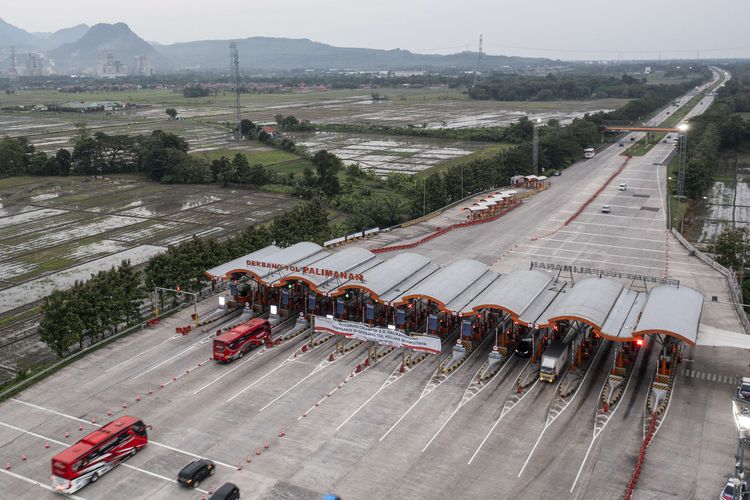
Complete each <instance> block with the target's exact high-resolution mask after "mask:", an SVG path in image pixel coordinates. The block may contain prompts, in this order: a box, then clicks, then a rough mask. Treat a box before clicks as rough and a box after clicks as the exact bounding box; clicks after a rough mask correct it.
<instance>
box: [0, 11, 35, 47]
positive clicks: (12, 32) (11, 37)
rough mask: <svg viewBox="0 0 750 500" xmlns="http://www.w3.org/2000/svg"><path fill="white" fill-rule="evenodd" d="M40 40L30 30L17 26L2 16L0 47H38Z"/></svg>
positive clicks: (0, 19)
mask: <svg viewBox="0 0 750 500" xmlns="http://www.w3.org/2000/svg"><path fill="white" fill-rule="evenodd" d="M39 42H40V40H39V39H38V38H37V37H35V36H34V35H32V34H31V33H29V32H28V31H25V30H22V29H21V28H17V27H16V26H13V25H12V24H10V23H7V22H5V21H4V20H3V19H2V18H0V47H2V46H10V45H13V46H20V47H36V46H37V45H38V44H39Z"/></svg>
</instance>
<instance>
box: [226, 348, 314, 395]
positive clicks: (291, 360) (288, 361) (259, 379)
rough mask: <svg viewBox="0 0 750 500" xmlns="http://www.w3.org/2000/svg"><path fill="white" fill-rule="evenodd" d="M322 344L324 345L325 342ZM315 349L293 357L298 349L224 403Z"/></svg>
mask: <svg viewBox="0 0 750 500" xmlns="http://www.w3.org/2000/svg"><path fill="white" fill-rule="evenodd" d="M323 344H325V342H324V343H323ZM323 344H321V345H319V346H317V347H320V346H322V345H323ZM317 347H313V348H312V349H308V350H307V351H306V352H303V353H302V354H300V355H299V356H297V357H294V356H295V354H297V352H299V349H298V350H297V351H295V352H294V354H292V355H290V356H289V357H288V358H286V359H285V360H284V361H282V362H281V363H280V364H279V365H278V366H276V368H274V369H273V370H271V371H269V372H268V373H266V374H265V375H263V376H262V377H260V378H258V379H256V380H255V381H253V382H251V383H250V385H248V386H246V387H245V388H244V389H242V390H241V391H240V392H238V393H237V394H235V395H234V396H232V397H231V398H229V399H227V400H226V402H227V403H231V402H232V400H234V399H235V398H236V397H238V396H240V395H242V394H243V393H244V392H245V391H247V390H249V389H251V388H252V387H254V386H255V385H256V384H257V383H258V382H260V381H261V380H263V379H265V378H266V377H268V376H269V375H271V374H272V373H274V372H276V370H280V369H281V368H284V367H285V366H287V365H289V364H291V363H293V362H294V361H296V360H298V359H300V358H301V357H303V356H305V355H306V354H309V353H311V352H313V351H314V350H315V349H317Z"/></svg>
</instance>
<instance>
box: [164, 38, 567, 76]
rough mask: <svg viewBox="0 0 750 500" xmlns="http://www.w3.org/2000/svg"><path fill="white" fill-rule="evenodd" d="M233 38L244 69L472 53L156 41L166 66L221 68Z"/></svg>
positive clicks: (408, 62)
mask: <svg viewBox="0 0 750 500" xmlns="http://www.w3.org/2000/svg"><path fill="white" fill-rule="evenodd" d="M230 42H235V43H236V44H237V47H238V49H239V52H240V64H241V65H242V67H243V68H245V69H250V68H254V69H276V70H288V69H295V68H309V69H333V68H336V69H353V70H376V69H424V68H426V67H432V68H434V67H441V68H457V69H464V70H470V69H474V67H475V65H476V62H477V53H476V52H461V53H458V54H451V55H436V54H415V53H413V52H409V51H408V50H401V49H393V50H380V49H365V48H350V47H334V46H332V45H328V44H325V43H320V42H313V41H311V40H308V39H306V38H301V39H293V38H269V37H250V38H244V39H241V40H202V41H195V42H184V43H175V44H172V45H160V46H158V49H159V52H161V53H162V54H163V55H164V56H165V57H166V59H167V60H168V61H169V63H168V64H169V66H170V67H171V68H172V69H180V68H186V67H196V66H197V67H200V69H222V68H226V67H227V65H228V59H229V43H230ZM550 64H553V61H551V60H549V59H536V58H522V57H507V56H485V57H484V59H483V69H485V70H488V69H502V68H503V67H512V68H518V67H523V66H539V65H550Z"/></svg>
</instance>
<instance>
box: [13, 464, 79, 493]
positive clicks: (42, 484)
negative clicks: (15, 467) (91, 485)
mask: <svg viewBox="0 0 750 500" xmlns="http://www.w3.org/2000/svg"><path fill="white" fill-rule="evenodd" d="M0 472H2V473H3V474H6V475H8V476H11V477H14V478H16V479H20V480H21V481H26V482H27V483H29V484H33V485H34V486H39V487H41V488H44V489H45V490H47V491H51V492H53V493H57V491H55V489H54V488H52V487H51V486H49V485H47V484H44V483H40V482H39V481H35V480H33V479H31V478H29V477H26V476H22V475H21V474H16V473H15V472H11V471H9V470H5V469H0ZM65 496H66V497H67V498H72V499H73V500H85V499H84V498H83V497H79V496H78V495H72V494H71V495H65Z"/></svg>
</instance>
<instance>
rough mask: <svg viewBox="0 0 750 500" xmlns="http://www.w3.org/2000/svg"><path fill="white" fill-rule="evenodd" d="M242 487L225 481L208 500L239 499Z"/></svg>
mask: <svg viewBox="0 0 750 500" xmlns="http://www.w3.org/2000/svg"><path fill="white" fill-rule="evenodd" d="M239 498H240V489H239V488H238V487H237V485H235V484H234V483H224V484H223V485H222V487H221V488H219V489H218V490H216V491H215V492H214V494H213V495H211V497H210V498H209V499H208V500H239Z"/></svg>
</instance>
